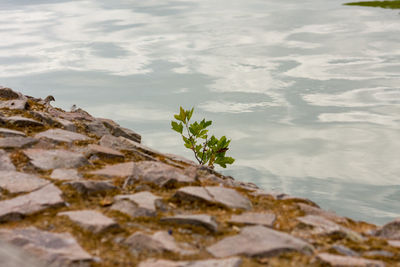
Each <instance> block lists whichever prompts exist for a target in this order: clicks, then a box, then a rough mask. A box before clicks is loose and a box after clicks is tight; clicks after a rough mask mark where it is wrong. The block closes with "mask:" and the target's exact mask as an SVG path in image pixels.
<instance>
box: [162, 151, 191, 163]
mask: <svg viewBox="0 0 400 267" xmlns="http://www.w3.org/2000/svg"><path fill="white" fill-rule="evenodd" d="M164 155H165V156H166V157H167V158H168V159H170V160H172V161H175V162H176V163H179V164H186V165H192V166H197V165H198V164H197V163H196V162H194V161H193V160H189V159H187V158H184V157H181V156H178V155H175V154H170V153H166V154H164Z"/></svg>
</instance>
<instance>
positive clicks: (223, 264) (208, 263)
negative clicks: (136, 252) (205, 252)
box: [138, 257, 242, 267]
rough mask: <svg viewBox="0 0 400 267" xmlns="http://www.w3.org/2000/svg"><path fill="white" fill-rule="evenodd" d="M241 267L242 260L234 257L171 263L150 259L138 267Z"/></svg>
mask: <svg viewBox="0 0 400 267" xmlns="http://www.w3.org/2000/svg"><path fill="white" fill-rule="evenodd" d="M161 266H162V267H240V266H242V259H240V258H237V257H234V258H228V259H220V260H215V259H211V260H198V261H169V260H161V259H148V260H146V261H142V262H140V263H139V266H138V267H161Z"/></svg>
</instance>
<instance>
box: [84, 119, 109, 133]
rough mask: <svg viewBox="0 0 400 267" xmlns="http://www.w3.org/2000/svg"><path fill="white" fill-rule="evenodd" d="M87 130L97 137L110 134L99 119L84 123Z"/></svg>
mask: <svg viewBox="0 0 400 267" xmlns="http://www.w3.org/2000/svg"><path fill="white" fill-rule="evenodd" d="M85 125H86V128H87V130H88V131H89V132H90V133H92V134H94V135H95V136H97V137H102V136H104V135H108V134H110V131H109V130H108V128H107V127H106V126H104V124H103V123H102V122H101V121H98V120H95V121H92V122H88V123H85Z"/></svg>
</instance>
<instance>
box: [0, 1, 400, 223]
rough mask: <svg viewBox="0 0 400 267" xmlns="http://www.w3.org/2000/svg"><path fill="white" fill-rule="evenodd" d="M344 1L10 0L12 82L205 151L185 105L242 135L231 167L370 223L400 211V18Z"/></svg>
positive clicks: (0, 68)
mask: <svg viewBox="0 0 400 267" xmlns="http://www.w3.org/2000/svg"><path fill="white" fill-rule="evenodd" d="M343 3H344V1H339V0H306V1H302V2H301V4H299V2H298V1H297V0H285V1H272V0H253V1H244V0H229V1H227V0H220V1H209V0H204V1H194V0H193V1H192V0H175V1H152V0H149V1H139V0H136V1H135V0H115V1H105V0H101V1H100V0H88V1H77V0H73V1H63V0H58V1H54V0H51V1H50V0H29V1H28V0H0V36H1V39H0V40H1V41H0V84H2V85H4V86H8V87H11V88H14V89H16V90H20V91H22V92H24V93H25V94H29V95H33V96H36V97H37V96H41V97H46V96H47V95H49V94H52V95H54V96H55V98H56V100H57V101H56V105H57V106H59V107H62V108H64V109H69V107H70V106H71V105H72V104H76V105H78V106H79V107H82V108H84V109H85V110H87V111H89V112H90V113H92V114H93V115H95V116H99V117H108V118H113V119H115V120H117V121H118V122H119V123H121V124H122V125H124V126H126V127H129V128H132V129H134V130H136V131H138V132H139V133H141V134H142V135H143V137H144V143H146V144H148V145H150V146H153V147H155V148H157V149H159V150H161V151H166V152H174V153H177V154H181V155H184V156H187V157H190V158H191V157H192V155H191V153H190V151H185V150H184V148H183V146H182V144H181V140H180V138H179V137H178V135H176V134H175V133H174V132H172V131H171V130H170V126H169V120H170V119H171V118H172V114H173V113H174V112H177V110H178V107H179V106H180V105H183V106H184V107H186V108H190V107H191V106H195V107H196V111H195V115H194V117H195V118H196V119H199V118H202V117H206V118H207V119H211V120H213V122H214V126H213V131H214V132H215V133H216V134H217V135H223V134H225V135H227V136H228V137H230V138H232V139H233V141H232V145H231V150H230V151H229V154H230V155H231V156H233V157H235V158H236V160H237V161H236V163H235V164H234V165H233V166H232V167H229V168H228V169H227V170H226V171H225V173H227V174H231V175H233V176H234V177H236V178H239V179H241V180H246V181H253V182H256V183H257V184H259V185H261V186H263V187H264V188H265V189H267V190H277V191H283V192H286V193H289V194H293V195H296V196H301V197H308V198H310V199H312V200H314V201H316V202H317V203H318V204H320V205H321V206H322V207H324V208H326V209H329V210H334V211H336V212H337V213H339V214H342V215H346V216H350V217H352V218H354V219H357V220H367V221H370V222H375V223H378V224H383V223H385V222H387V221H389V220H391V219H393V218H395V217H400V216H399V213H400V211H399V208H398V206H399V205H398V204H399V201H400V115H399V114H400V89H399V86H400V84H399V78H400V45H399V44H400V34H399V31H400V30H399V29H400V16H399V13H398V10H397V11H396V10H385V9H375V8H365V7H350V6H343V5H342V4H343Z"/></svg>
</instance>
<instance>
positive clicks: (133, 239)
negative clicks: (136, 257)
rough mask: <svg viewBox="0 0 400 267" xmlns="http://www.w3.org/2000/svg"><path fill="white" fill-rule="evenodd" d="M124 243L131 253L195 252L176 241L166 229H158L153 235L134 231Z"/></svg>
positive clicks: (184, 253) (186, 253) (185, 253)
mask: <svg viewBox="0 0 400 267" xmlns="http://www.w3.org/2000/svg"><path fill="white" fill-rule="evenodd" d="M124 244H125V245H127V246H129V249H130V251H131V252H132V253H133V254H141V253H145V252H147V253H156V254H159V253H163V252H173V253H177V254H183V255H190V254H194V253H195V251H194V250H191V249H190V247H188V246H185V245H184V244H179V243H177V242H176V241H175V238H174V237H173V236H172V235H170V234H168V233H167V232H166V231H158V232H155V233H154V234H153V235H148V234H144V233H141V232H136V233H134V234H132V235H131V236H129V237H128V238H127V239H126V240H125V241H124Z"/></svg>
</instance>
